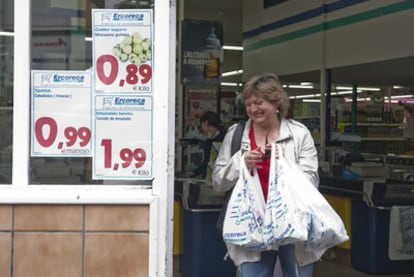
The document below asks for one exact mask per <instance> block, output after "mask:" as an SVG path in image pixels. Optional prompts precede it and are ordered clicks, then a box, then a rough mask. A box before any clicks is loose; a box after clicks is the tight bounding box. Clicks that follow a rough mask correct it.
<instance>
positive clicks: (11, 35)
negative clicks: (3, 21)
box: [0, 32, 14, 37]
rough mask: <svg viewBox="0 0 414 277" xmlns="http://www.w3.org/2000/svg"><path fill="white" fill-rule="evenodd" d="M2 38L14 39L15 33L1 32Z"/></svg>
mask: <svg viewBox="0 0 414 277" xmlns="http://www.w3.org/2000/svg"><path fill="white" fill-rule="evenodd" d="M0 37H14V33H13V32H0Z"/></svg>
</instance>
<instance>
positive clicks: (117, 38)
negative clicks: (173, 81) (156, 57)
mask: <svg viewBox="0 0 414 277" xmlns="http://www.w3.org/2000/svg"><path fill="white" fill-rule="evenodd" d="M92 20H93V22H92V23H93V30H92V37H93V64H94V71H95V92H96V93H105V92H108V93H124V92H132V93H134V92H135V93H152V64H153V63H152V62H153V58H152V57H153V56H152V41H153V39H152V21H153V19H152V10H146V9H143V10H134V9H131V10H129V9H128V10H109V9H108V10H107V9H94V10H92Z"/></svg>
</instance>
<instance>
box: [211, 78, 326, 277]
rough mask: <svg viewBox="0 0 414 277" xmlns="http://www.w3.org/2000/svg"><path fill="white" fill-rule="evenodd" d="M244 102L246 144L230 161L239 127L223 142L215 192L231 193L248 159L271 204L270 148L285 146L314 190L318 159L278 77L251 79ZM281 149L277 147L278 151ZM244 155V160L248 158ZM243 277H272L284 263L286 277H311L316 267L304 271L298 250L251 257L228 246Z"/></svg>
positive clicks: (282, 249)
mask: <svg viewBox="0 0 414 277" xmlns="http://www.w3.org/2000/svg"><path fill="white" fill-rule="evenodd" d="M242 95H243V101H244V105H245V108H246V112H247V115H248V120H247V122H246V125H245V128H244V131H243V135H242V142H241V149H240V150H239V151H238V152H236V153H235V154H234V155H233V156H231V151H230V150H231V142H232V137H233V133H234V131H235V128H236V125H237V124H235V125H232V126H230V127H229V129H228V131H227V134H226V136H225V138H224V140H223V143H222V146H221V148H220V152H219V154H218V157H217V159H216V163H215V166H214V170H213V175H212V185H213V188H214V189H215V190H216V191H229V190H231V189H232V187H233V186H234V185H235V184H236V182H237V179H238V177H239V168H240V159H241V158H242V157H244V160H245V163H246V166H247V168H248V169H250V170H252V169H253V168H256V169H257V172H258V176H259V180H260V183H261V187H262V191H263V194H264V199H267V192H268V180H269V167H270V155H269V153H270V152H269V151H270V149H271V144H272V143H274V142H276V143H278V144H279V145H281V149H282V151H280V152H281V153H279V152H278V151H277V150H275V151H276V153H275V156H276V158H278V157H279V155H284V156H285V157H286V158H287V159H290V160H291V161H296V163H297V164H298V166H299V167H300V168H301V169H302V170H303V172H304V173H305V175H306V176H307V177H308V178H309V180H310V181H311V183H312V184H313V185H314V186H316V187H317V186H318V185H319V175H318V155H317V150H316V147H315V143H314V140H313V138H312V136H311V133H310V132H309V130H308V129H307V128H306V126H305V125H303V124H302V123H300V122H298V121H295V120H293V119H287V118H286V116H287V114H288V110H289V105H290V103H289V98H288V95H287V93H286V92H285V91H284V89H283V87H282V85H281V82H280V81H279V78H278V76H277V75H275V74H273V73H265V74H262V75H257V76H254V77H252V78H251V79H249V80H248V81H247V82H246V83H245V85H244V88H243V92H242ZM276 149H277V147H276ZM243 154H244V155H243ZM226 246H227V251H228V254H229V256H230V258H231V259H232V260H233V262H234V264H235V265H236V266H238V267H239V272H240V276H241V277H253V276H263V277H264V276H266V277H267V276H268V277H272V276H273V271H274V268H277V267H275V263H276V261H277V259H278V258H279V261H280V264H281V267H282V271H283V274H284V275H283V276H289V277H290V276H296V277H309V276H312V272H313V264H308V265H305V266H299V264H298V263H297V261H296V258H295V249H294V245H284V246H280V248H279V250H278V251H274V250H271V251H263V252H258V251H250V250H247V249H245V248H243V247H241V246H238V245H234V244H229V243H226Z"/></svg>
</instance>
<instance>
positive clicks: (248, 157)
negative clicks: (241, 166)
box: [244, 147, 263, 170]
mask: <svg viewBox="0 0 414 277" xmlns="http://www.w3.org/2000/svg"><path fill="white" fill-rule="evenodd" d="M262 157H263V151H262V149H261V148H260V147H258V148H256V149H254V150H250V151H247V152H246V154H245V155H244V161H245V163H246V166H247V168H248V169H249V170H252V169H254V168H256V167H257V162H260V161H262V160H263V159H262Z"/></svg>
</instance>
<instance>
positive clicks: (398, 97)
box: [385, 94, 414, 99]
mask: <svg viewBox="0 0 414 277" xmlns="http://www.w3.org/2000/svg"><path fill="white" fill-rule="evenodd" d="M413 97H414V95H413V94H406V95H391V99H400V98H413ZM385 98H387V99H388V97H385Z"/></svg>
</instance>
